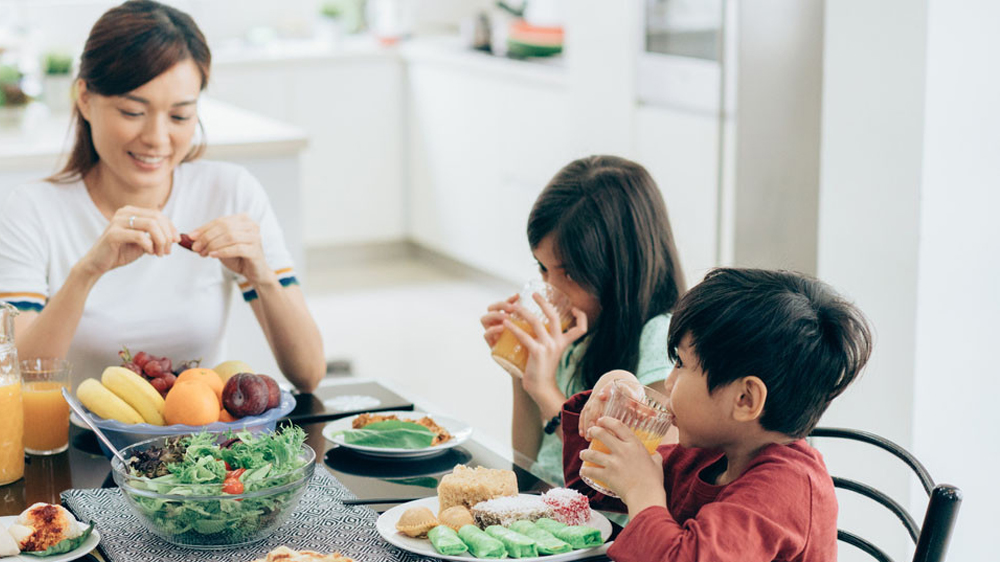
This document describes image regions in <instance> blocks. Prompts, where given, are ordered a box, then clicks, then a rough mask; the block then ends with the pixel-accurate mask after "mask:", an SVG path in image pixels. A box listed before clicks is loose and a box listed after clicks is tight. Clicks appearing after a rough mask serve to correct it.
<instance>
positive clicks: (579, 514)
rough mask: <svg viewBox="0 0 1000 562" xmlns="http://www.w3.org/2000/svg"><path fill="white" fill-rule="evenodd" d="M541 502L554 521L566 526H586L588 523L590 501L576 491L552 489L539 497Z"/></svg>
mask: <svg viewBox="0 0 1000 562" xmlns="http://www.w3.org/2000/svg"><path fill="white" fill-rule="evenodd" d="M541 500H542V503H544V504H545V505H547V506H548V507H549V508H550V509H551V510H552V517H551V518H552V519H555V520H556V521H559V522H561V523H565V524H567V525H586V524H587V522H588V521H590V501H589V500H588V499H587V496H585V495H583V494H581V493H580V492H577V491H576V490H570V489H569V488H552V489H551V490H549V491H548V492H545V493H544V494H542V495H541Z"/></svg>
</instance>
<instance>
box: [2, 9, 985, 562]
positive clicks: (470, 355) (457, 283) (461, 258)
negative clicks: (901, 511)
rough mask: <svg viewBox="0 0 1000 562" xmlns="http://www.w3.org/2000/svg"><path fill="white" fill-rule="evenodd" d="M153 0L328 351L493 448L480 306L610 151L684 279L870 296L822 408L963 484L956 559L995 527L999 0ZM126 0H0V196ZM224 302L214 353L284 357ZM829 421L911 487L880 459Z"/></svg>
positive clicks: (500, 383)
mask: <svg viewBox="0 0 1000 562" xmlns="http://www.w3.org/2000/svg"><path fill="white" fill-rule="evenodd" d="M169 3H171V4H173V5H176V6H178V7H180V8H182V9H184V10H186V11H188V12H189V13H190V14H191V15H192V16H194V18H195V20H196V21H197V22H198V23H199V25H200V26H201V28H202V30H203V31H204V33H205V34H206V36H207V37H208V40H209V42H210V44H211V46H212V51H213V71H212V78H211V83H210V86H209V89H208V92H207V95H208V99H207V100H205V102H204V103H203V104H202V107H201V116H202V120H203V122H204V124H205V130H206V133H207V140H208V143H209V146H210V150H209V152H208V157H209V158H216V159H223V160H231V161H235V162H238V163H241V164H243V165H245V166H247V167H248V168H249V169H250V170H251V171H252V172H253V173H254V174H255V175H256V176H257V177H258V178H259V179H260V180H261V182H262V183H263V184H264V185H265V187H266V189H267V190H268V192H269V194H270V197H271V201H272V204H273V205H274V207H275V209H276V212H277V213H278V215H279V218H280V219H281V221H282V223H283V226H284V228H285V231H286V236H287V238H288V242H289V245H290V246H291V249H292V251H293V253H294V254H295V255H296V256H297V258H298V260H297V261H298V263H299V264H300V267H299V269H300V270H301V272H302V273H303V275H302V278H303V285H304V289H305V291H306V293H307V296H308V298H309V301H310V305H311V307H312V310H313V313H314V315H315V316H316V318H317V321H318V322H319V324H320V326H321V330H322V331H323V335H324V340H325V346H326V352H327V354H328V356H329V358H330V360H331V363H332V365H333V366H334V367H335V368H336V370H339V371H340V372H346V371H349V373H350V376H355V377H360V378H372V379H378V380H380V381H383V382H385V383H386V384H388V385H390V386H393V387H395V388H398V389H400V390H401V391H404V392H405V393H407V395H409V396H417V397H421V398H422V400H419V401H418V402H419V403H420V404H424V405H427V407H428V409H433V410H434V411H438V412H441V413H447V414H449V415H454V416H457V417H460V418H464V419H466V420H469V421H471V422H472V423H473V424H474V425H476V426H477V428H479V430H480V433H481V434H482V435H483V436H485V437H486V438H487V439H490V440H492V441H493V442H495V443H496V446H497V447H498V448H499V449H500V450H509V445H508V443H509V427H510V398H509V395H510V392H509V386H508V385H509V384H510V382H509V380H508V376H507V375H506V374H505V373H504V372H503V371H501V370H500V369H498V368H497V367H496V366H495V365H494V364H493V363H492V361H491V360H490V359H489V356H488V350H487V349H486V346H485V344H484V343H483V342H482V340H481V328H480V327H479V323H478V317H479V315H480V314H481V313H482V312H483V310H484V309H485V306H486V305H487V304H489V303H490V302H493V301H496V300H499V299H500V298H503V297H505V296H507V295H509V294H511V293H512V292H513V291H514V290H515V289H516V288H517V287H518V286H519V285H520V283H521V282H522V281H524V280H525V279H528V278H531V277H533V276H535V275H537V273H536V272H535V268H534V262H533V260H532V258H531V254H530V252H529V249H528V245H527V241H526V237H525V233H524V231H525V222H526V217H527V214H528V210H529V209H530V206H531V203H532V202H533V200H534V198H535V197H536V195H537V194H538V192H539V191H540V189H541V188H542V187H543V186H544V184H545V183H546V181H547V180H548V179H549V178H550V177H551V176H552V175H553V174H554V173H555V171H556V170H558V169H559V168H560V167H561V166H562V165H563V164H565V163H567V162H569V161H570V160H572V159H573V158H576V157H579V156H583V155H587V154H592V153H598V152H602V153H615V154H620V155H623V156H627V157H630V158H634V159H637V160H638V161H640V162H641V163H643V164H644V165H645V166H646V167H647V168H648V169H649V170H650V171H651V172H652V174H653V176H654V177H655V178H656V180H657V182H658V183H659V185H660V188H661V190H662V192H663V194H664V198H665V200H666V202H667V207H668V209H669V212H670V215H671V221H672V223H673V227H674V233H675V235H676V237H677V240H678V243H679V247H680V253H681V259H682V263H683V266H684V268H685V272H686V274H687V277H688V280H689V283H690V284H693V283H695V282H697V280H698V279H700V278H701V276H702V275H703V274H704V273H705V271H706V270H707V269H709V268H711V267H713V266H716V265H720V264H735V265H752V266H764V267H780V268H787V269H796V270H800V271H804V272H807V273H812V274H816V275H818V276H820V277H822V278H823V279H825V280H827V281H829V282H831V283H832V284H834V285H835V286H836V287H838V288H839V289H841V290H842V291H843V292H844V293H846V294H847V295H849V296H850V297H851V298H852V299H854V300H856V301H857V302H858V304H859V305H860V306H861V307H862V308H863V309H864V310H865V311H866V312H867V313H868V315H869V316H870V318H871V319H872V321H873V323H874V325H875V327H876V331H877V337H878V340H877V346H876V350H875V354H874V356H873V359H872V362H871V364H870V367H869V368H868V370H867V372H866V374H865V376H864V377H863V378H862V379H861V381H860V382H859V383H858V384H856V385H854V386H853V387H852V388H851V389H850V390H849V391H848V392H847V394H846V395H845V396H844V397H842V398H841V399H840V400H839V402H837V403H835V404H834V406H833V407H831V409H830V411H829V412H828V413H827V415H826V416H825V417H824V419H823V422H822V423H823V424H824V425H831V426H848V427H857V428H864V429H870V430H872V431H875V432H877V433H880V434H882V435H885V436H887V437H889V438H891V439H893V440H895V441H897V442H899V443H901V444H902V445H904V446H906V447H907V448H909V449H910V450H911V451H914V452H915V453H916V454H917V455H918V457H919V458H921V459H922V460H923V461H924V462H925V464H926V465H927V466H928V468H929V470H930V471H931V473H932V474H933V475H934V476H935V477H936V478H937V479H938V480H940V481H946V482H949V483H954V484H956V485H958V486H960V487H961V488H963V490H964V491H965V493H966V496H965V503H964V505H963V507H962V511H961V514H960V516H959V521H958V525H957V530H956V535H955V539H954V542H953V544H952V547H951V549H950V552H951V557H950V558H951V559H954V560H961V559H980V558H982V557H983V554H984V553H986V552H992V551H993V550H994V549H993V548H992V545H991V544H988V543H987V542H986V540H987V539H986V538H985V537H987V536H989V532H990V531H992V527H993V525H994V524H995V523H997V522H998V521H1000V516H998V515H1000V512H998V506H1000V492H998V491H997V487H996V486H995V485H994V483H993V471H992V470H990V467H992V466H995V465H996V463H997V462H998V461H1000V446H998V444H997V443H998V439H996V437H995V436H994V435H993V434H992V431H990V430H991V429H993V428H996V427H998V426H1000V423H998V422H1000V415H998V414H997V409H996V408H995V406H994V404H993V400H992V397H993V396H996V395H997V394H998V392H997V391H1000V382H998V378H997V377H995V376H991V375H992V372H993V371H994V370H995V367H994V363H995V361H988V357H989V356H988V355H987V350H989V349H991V347H992V346H994V345H995V342H996V341H997V340H998V337H1000V330H998V328H997V326H996V323H995V322H994V321H993V319H994V318H993V317H994V316H995V315H996V314H997V313H998V312H1000V297H998V292H997V291H996V287H997V286H1000V264H998V261H1000V258H998V256H1000V251H998V250H1000V248H998V241H1000V236H998V234H1000V233H998V227H997V226H996V225H997V221H996V220H995V219H994V217H993V216H992V215H993V210H994V209H995V208H996V207H997V205H998V204H1000V195H998V193H1000V191H998V190H997V189H996V185H997V179H998V178H1000V164H998V162H1000V158H997V154H998V153H1000V109H998V107H997V105H996V100H997V99H1000V78H998V75H997V74H996V73H995V72H991V71H989V69H991V68H993V67H994V66H995V64H994V62H993V60H992V55H991V54H992V53H996V52H998V51H1000V36H997V35H996V34H995V33H993V30H992V29H991V27H992V26H990V25H989V24H990V23H993V24H995V22H997V21H1000V5H998V4H996V3H993V2H989V1H988V0H979V1H977V0H882V1H880V2H866V1H864V0H837V1H827V2H824V1H821V0H741V1H739V2H737V1H735V0H728V1H727V0H645V1H639V0H635V1H631V0H528V1H527V2H521V1H517V0H511V1H509V2H507V5H508V9H504V8H501V7H498V6H497V4H496V3H494V2H492V1H484V0H367V1H362V0H331V1H325V2H324V1H319V0H283V1H282V2H270V1H267V2H265V1H246V0H242V1H241V0H182V1H174V2H169ZM114 4H115V2H107V1H97V0H91V1H88V0H0V91H3V92H4V95H3V96H0V99H2V100H3V101H2V102H0V201H2V197H3V195H4V194H5V193H6V192H7V190H9V189H10V188H12V187H13V186H15V185H17V184H18V183H21V182H24V181H28V180H31V179H36V178H39V177H43V176H45V175H48V174H49V173H50V172H52V171H53V170H54V169H55V166H56V162H57V160H58V154H59V153H60V152H61V151H62V150H63V149H64V147H65V146H66V140H67V139H68V136H67V134H66V133H67V129H66V127H67V123H68V108H69V104H70V101H69V95H70V94H69V84H70V83H71V76H72V72H73V65H74V64H75V61H76V58H77V55H78V53H79V50H80V48H81V47H82V44H83V41H84V40H85V38H86V35H87V33H88V31H89V28H90V25H91V24H92V23H93V21H95V20H96V19H97V17H98V16H99V15H100V14H101V13H102V12H103V11H104V10H106V9H107V8H108V7H109V6H111V5H114ZM514 12H521V16H522V17H523V22H525V23H519V22H520V20H519V18H518V17H517V16H515V14H514ZM67 71H68V73H67ZM0 204H2V203H0ZM237 310H238V311H239V312H238V313H237V314H235V315H234V318H233V319H232V321H231V323H230V336H231V340H232V341H233V345H232V348H231V355H232V356H233V358H240V359H245V360H247V361H248V362H250V363H251V364H253V365H255V366H258V368H259V369H261V370H262V371H266V370H269V369H270V370H271V371H272V372H273V371H276V369H275V367H274V365H273V360H272V359H270V357H269V353H267V350H266V345H263V337H262V336H261V335H260V334H259V333H257V328H256V324H255V323H254V322H251V321H250V320H249V319H250V318H252V315H250V313H249V312H248V311H247V310H246V309H245V308H242V307H237ZM236 342H240V343H238V344H237V343H236ZM823 450H824V452H825V453H826V454H827V459H828V463H829V464H830V466H831V468H832V469H834V470H841V471H847V472H848V473H850V472H855V473H857V474H859V475H860V474H864V473H876V474H878V477H879V480H876V482H875V483H876V484H878V485H879V486H881V487H883V488H884V489H888V490H890V491H893V492H895V493H896V495H897V497H910V498H911V502H912V504H913V505H914V506H922V505H923V504H922V502H923V492H922V491H921V490H920V489H919V487H917V486H916V484H915V482H912V481H910V480H908V479H907V478H906V477H902V475H903V474H905V472H903V470H902V469H900V468H899V467H897V466H896V465H895V463H893V462H891V461H885V460H884V459H881V458H879V457H878V456H877V455H873V456H871V458H869V457H868V456H867V455H865V456H859V455H858V454H857V453H854V452H851V453H848V452H847V451H842V450H839V449H834V448H831V447H824V448H823ZM845 455H846V456H845ZM842 502H843V503H842V512H843V513H845V514H850V515H851V516H852V517H860V519H859V520H858V521H860V522H859V523H854V524H847V523H845V526H847V527H854V528H856V529H860V530H864V531H867V533H868V534H871V535H875V536H882V537H886V538H887V539H888V541H889V552H890V553H893V554H895V556H896V557H897V559H906V558H909V552H910V546H909V543H908V539H907V537H906V536H905V533H904V532H903V531H902V528H901V526H899V525H898V522H896V521H894V520H892V518H891V517H890V516H888V515H884V514H882V513H881V510H876V509H868V508H867V507H866V506H865V505H864V504H863V503H860V502H858V503H857V505H855V503H854V502H852V501H850V499H849V498H845V499H844V500H842ZM921 509H922V507H916V510H917V511H918V512H920V510H921ZM845 516H846V515H845ZM883 542H884V541H883ZM841 559H843V560H855V559H863V558H862V557H861V556H859V555H857V553H856V552H853V549H851V548H850V547H847V546H843V547H842V548H841Z"/></svg>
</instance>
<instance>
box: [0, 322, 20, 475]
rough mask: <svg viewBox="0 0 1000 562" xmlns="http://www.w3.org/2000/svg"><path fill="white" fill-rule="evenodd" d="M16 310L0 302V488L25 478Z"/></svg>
mask: <svg viewBox="0 0 1000 562" xmlns="http://www.w3.org/2000/svg"><path fill="white" fill-rule="evenodd" d="M16 315H17V309H16V308H14V307H13V306H11V305H10V304H7V303H5V302H0V486H3V485H4V484H10V483H11V482H14V481H16V480H20V479H21V477H22V476H24V444H23V441H22V439H23V433H24V411H23V410H22V409H21V371H20V368H19V364H18V361H17V348H16V347H15V346H14V316H16Z"/></svg>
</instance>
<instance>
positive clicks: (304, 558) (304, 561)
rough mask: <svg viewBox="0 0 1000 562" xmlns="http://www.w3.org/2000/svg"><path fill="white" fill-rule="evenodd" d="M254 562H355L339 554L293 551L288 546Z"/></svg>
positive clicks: (279, 548) (281, 547)
mask: <svg viewBox="0 0 1000 562" xmlns="http://www.w3.org/2000/svg"><path fill="white" fill-rule="evenodd" d="M254 562H354V561H353V560H351V559H350V558H348V557H346V556H343V555H341V554H340V553H339V552H334V553H333V554H320V553H319V552H314V551H312V550H298V551H296V550H292V549H290V548H288V547H287V546H279V547H278V548H276V549H274V550H272V551H271V552H268V553H267V556H266V557H265V558H258V559H257V560H255V561H254Z"/></svg>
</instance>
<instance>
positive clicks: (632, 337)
mask: <svg viewBox="0 0 1000 562" xmlns="http://www.w3.org/2000/svg"><path fill="white" fill-rule="evenodd" d="M549 235H552V236H553V247H554V248H555V253H556V256H557V258H558V259H559V260H560V261H561V262H562V266H563V267H564V268H565V269H566V274H567V275H569V277H570V278H571V279H573V280H574V281H575V282H576V283H578V284H579V285H580V286H581V287H582V288H583V289H584V290H586V291H587V292H588V293H590V294H592V295H594V296H596V297H597V299H598V301H599V302H600V305H601V313H600V315H599V316H598V318H597V321H596V322H595V323H594V325H593V326H591V327H590V330H589V334H590V335H589V337H590V341H589V343H588V344H587V349H586V351H584V354H583V358H582V359H581V361H580V363H579V366H578V367H577V371H576V374H575V375H574V376H580V377H582V380H583V382H584V384H585V387H586V388H592V387H593V386H594V384H595V383H596V382H597V379H598V378H600V377H601V375H603V374H604V373H606V372H608V371H611V370H614V369H626V370H629V371H633V372H634V371H635V369H636V366H637V365H638V363H639V336H640V335H641V333H642V328H643V326H644V325H645V324H646V322H648V321H649V320H650V319H651V318H653V317H655V316H657V315H660V314H664V313H667V312H670V311H671V310H673V308H674V304H675V303H676V302H677V299H678V297H679V296H680V295H681V294H682V293H683V292H684V276H683V274H682V272H681V265H680V260H679V259H678V257H677V248H676V247H675V245H674V237H673V234H672V233H671V230H670V220H669V219H668V218H667V207H666V205H665V204H664V202H663V195H662V194H661V193H660V190H659V189H657V187H656V183H655V182H654V181H653V178H652V176H650V175H649V172H647V171H646V169H645V168H643V167H642V166H640V165H639V164H636V163H635V162H632V161H630V160H626V159H624V158H618V157H616V156H590V157H587V158H581V159H579V160H576V161H573V162H570V163H569V164H568V165H566V167H564V168H563V169H562V170H559V173H557V174H556V175H555V177H554V178H552V181H550V182H549V184H548V185H547V186H545V189H544V190H542V193H541V195H539V196H538V200H536V201H535V205H534V207H533V208H532V209H531V215H530V216H529V217H528V242H529V243H530V244H531V247H532V249H534V248H536V247H538V244H539V243H541V241H542V239H543V238H545V237H546V236H549Z"/></svg>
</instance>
